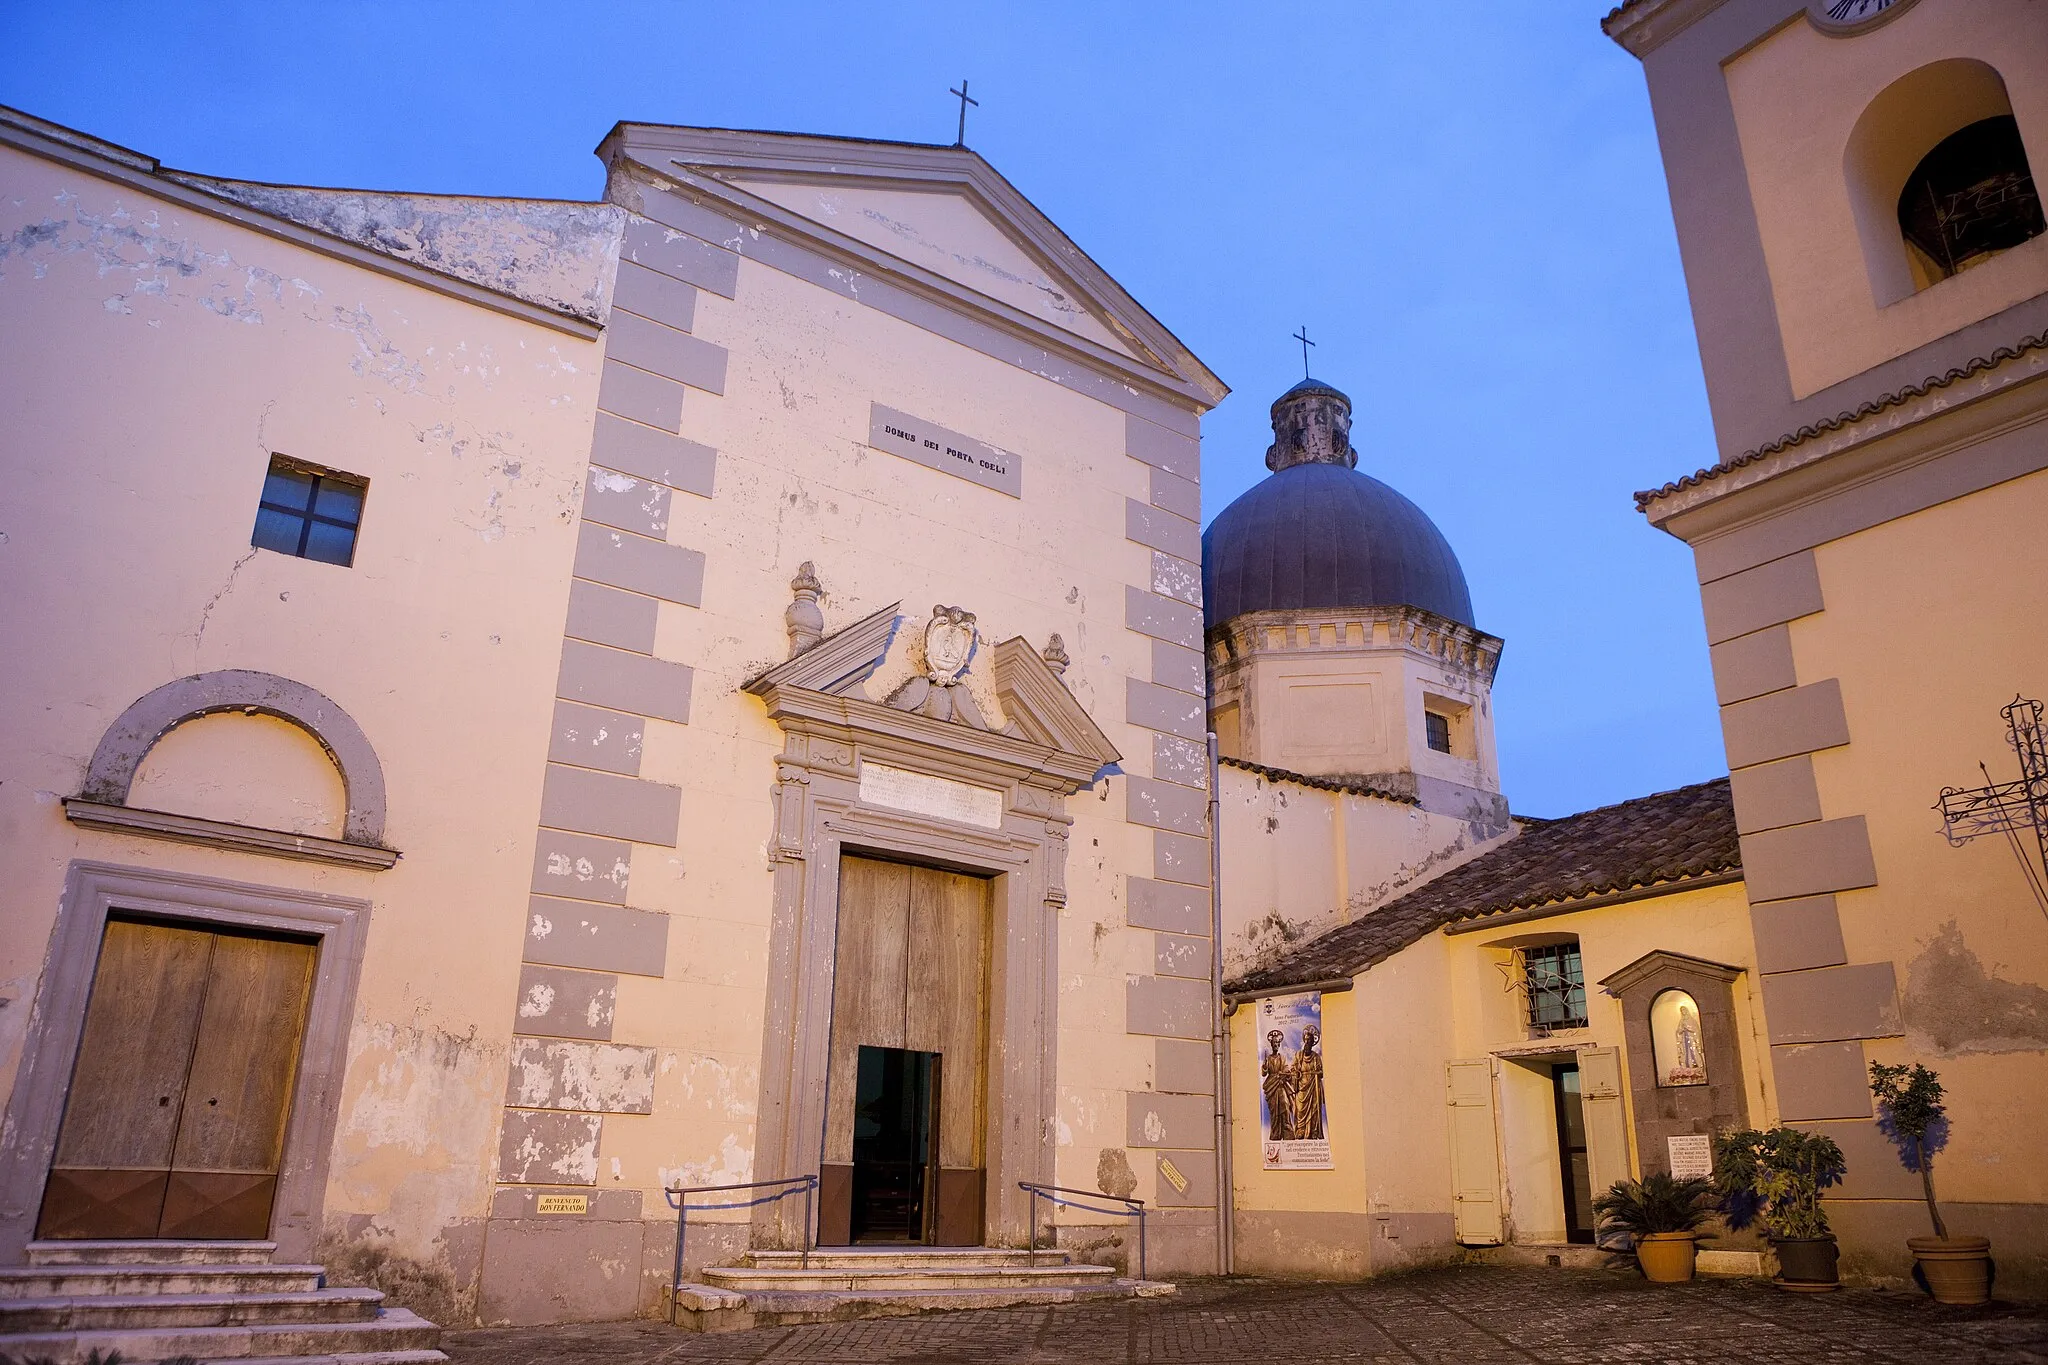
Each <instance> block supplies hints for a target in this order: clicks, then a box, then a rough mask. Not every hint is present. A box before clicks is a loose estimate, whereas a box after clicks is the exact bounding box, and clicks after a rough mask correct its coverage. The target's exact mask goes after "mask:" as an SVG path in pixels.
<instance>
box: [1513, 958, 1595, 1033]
mask: <svg viewBox="0 0 2048 1365" xmlns="http://www.w3.org/2000/svg"><path fill="white" fill-rule="evenodd" d="M1521 951H1522V980H1523V983H1524V984H1525V985H1526V986H1527V987H1528V990H1529V1026H1530V1027H1531V1028H1536V1029H1545V1030H1548V1029H1559V1028H1584V1027H1585V1026H1586V969H1585V967H1584V966H1582V965H1581V964H1580V962H1579V945H1578V944H1577V943H1546V944H1544V945H1542V946H1541V947H1536V948H1524V949H1522V950H1521Z"/></svg>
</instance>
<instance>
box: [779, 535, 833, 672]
mask: <svg viewBox="0 0 2048 1365" xmlns="http://www.w3.org/2000/svg"><path fill="white" fill-rule="evenodd" d="M789 590H790V591H791V592H792V593H795V594H796V600H795V601H794V602H791V603H790V604H789V610H788V611H785V612H783V613H782V621H783V624H784V625H785V626H786V627H787V628H788V630H789V657H790V658H792V659H794V658H795V657H796V656H797V655H799V654H801V653H803V652H804V651H805V650H807V649H809V648H810V647H811V646H812V645H814V644H816V643H818V641H820V640H822V639H824V638H825V613H824V612H822V611H820V610H819V609H818V596H819V594H820V593H822V592H824V591H825V589H824V587H823V585H821V584H820V583H819V582H818V575H817V572H816V571H815V570H814V569H813V568H812V567H811V561H810V560H808V559H806V560H805V561H804V562H803V563H802V564H800V565H798V566H797V571H796V577H795V578H792V579H790V580H789Z"/></svg>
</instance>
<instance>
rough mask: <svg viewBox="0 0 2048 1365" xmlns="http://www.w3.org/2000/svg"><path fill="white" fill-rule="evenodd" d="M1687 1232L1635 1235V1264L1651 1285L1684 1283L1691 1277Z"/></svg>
mask: <svg viewBox="0 0 2048 1365" xmlns="http://www.w3.org/2000/svg"><path fill="white" fill-rule="evenodd" d="M1695 1236H1696V1234H1694V1233H1690V1232H1646V1233H1644V1234H1643V1235H1642V1236H1640V1237H1638V1238H1636V1264H1638V1265H1640V1266H1641V1267H1642V1268H1643V1278H1645V1279H1647V1280H1649V1281H1650V1282H1651V1283H1652V1284H1684V1283H1685V1282H1686V1281H1687V1280H1690V1279H1691V1278H1692V1265H1693V1250H1694V1248H1693V1239H1694V1237H1695Z"/></svg>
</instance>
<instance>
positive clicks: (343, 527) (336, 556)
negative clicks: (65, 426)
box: [249, 455, 369, 568]
mask: <svg viewBox="0 0 2048 1365" xmlns="http://www.w3.org/2000/svg"><path fill="white" fill-rule="evenodd" d="M368 487H369V485H368V484H366V483H365V482H364V481H363V480H361V479H358V478H355V477H353V476H351V475H347V474H339V473H336V472H335V471H333V470H331V469H317V468H314V467H312V466H309V465H302V464H297V463H295V462H293V461H291V460H287V459H285V458H283V457H282V456H277V455H273V456H271V458H270V472H269V474H268V475H267V476H266V477H265V478H264V480H263V498H262V500H261V501H260V502H258V503H257V504H256V530H255V532H254V533H253V534H252V535H251V536H250V537H249V543H250V544H251V545H254V546H256V547H257V548H258V549H260V550H275V551H277V552H278V553H279V554H287V555H297V556H298V557H299V558H301V559H315V560H318V561H320V562H321V563H322V564H339V565H341V566H342V567H343V568H347V567H348V566H349V565H350V564H352V563H354V562H355V557H356V532H357V530H358V529H359V528H360V527H361V525H362V521H363V494H364V492H365V491H366V490H367V489H368Z"/></svg>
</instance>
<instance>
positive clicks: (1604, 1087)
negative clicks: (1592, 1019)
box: [1579, 1047, 1628, 1199]
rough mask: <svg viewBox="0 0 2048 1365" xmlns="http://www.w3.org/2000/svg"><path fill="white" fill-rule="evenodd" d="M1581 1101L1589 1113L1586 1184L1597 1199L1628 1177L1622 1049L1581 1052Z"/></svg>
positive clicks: (1599, 1048)
mask: <svg viewBox="0 0 2048 1365" xmlns="http://www.w3.org/2000/svg"><path fill="white" fill-rule="evenodd" d="M1579 1100H1580V1103H1581V1104H1582V1105H1583V1106H1584V1110H1585V1115H1586V1183H1587V1184H1589V1185H1591V1186H1592V1187H1593V1197H1594V1198H1596V1199H1597V1198H1599V1197H1600V1196H1601V1195H1603V1194H1605V1193H1607V1189H1608V1186H1610V1185H1612V1184H1613V1183H1614V1182H1615V1181H1617V1180H1626V1179H1628V1114H1627V1111H1626V1110H1624V1109H1623V1107H1622V1099H1621V1051H1620V1049H1618V1048H1611V1047H1593V1048H1587V1049H1585V1050H1584V1051H1582V1052H1581V1053H1579Z"/></svg>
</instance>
